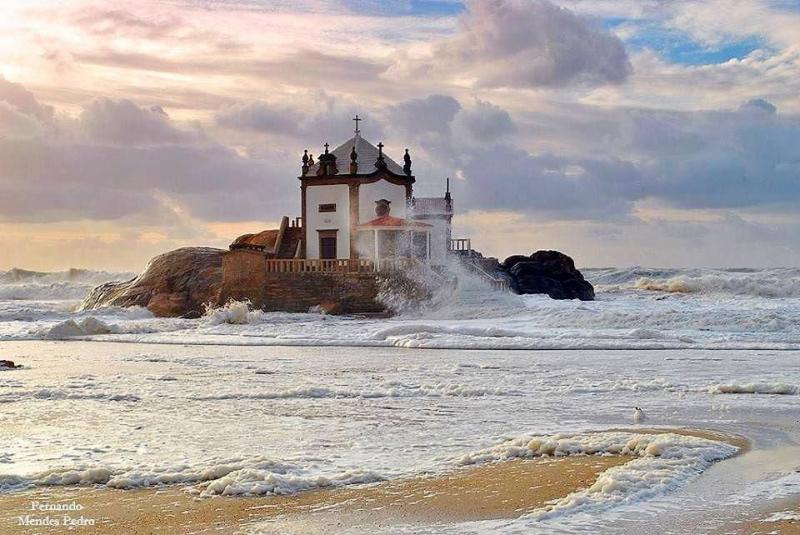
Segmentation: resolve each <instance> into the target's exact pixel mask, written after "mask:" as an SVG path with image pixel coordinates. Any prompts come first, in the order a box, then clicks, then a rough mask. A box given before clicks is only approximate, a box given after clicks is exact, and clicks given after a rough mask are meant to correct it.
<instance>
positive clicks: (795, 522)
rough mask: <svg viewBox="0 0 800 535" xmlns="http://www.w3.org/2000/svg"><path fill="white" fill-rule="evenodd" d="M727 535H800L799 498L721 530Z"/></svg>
mask: <svg viewBox="0 0 800 535" xmlns="http://www.w3.org/2000/svg"><path fill="white" fill-rule="evenodd" d="M722 531H723V533H725V534H727V535H800V497H795V498H793V499H791V500H788V501H786V502H784V503H782V504H780V505H779V506H776V507H772V508H770V509H768V510H766V511H762V512H761V513H760V514H759V515H758V516H757V517H756V518H753V519H749V520H746V521H744V522H737V523H736V524H735V525H730V526H727V527H726V528H725V529H723V530H722Z"/></svg>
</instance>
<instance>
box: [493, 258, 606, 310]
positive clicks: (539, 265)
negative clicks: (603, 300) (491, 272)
mask: <svg viewBox="0 0 800 535" xmlns="http://www.w3.org/2000/svg"><path fill="white" fill-rule="evenodd" d="M503 268H504V269H505V270H506V272H507V273H508V274H509V275H510V277H511V288H512V289H513V290H514V291H515V292H517V293H520V294H547V295H549V296H550V297H551V298H553V299H580V300H581V301H592V300H593V299H594V287H592V285H591V284H590V283H589V282H588V281H586V279H584V278H583V275H582V274H581V272H580V271H578V270H577V269H575V262H574V261H573V260H572V258H570V257H569V256H567V255H565V254H564V253H560V252H558V251H536V252H535V253H533V254H532V255H530V256H522V255H514V256H510V257H508V258H506V260H505V261H504V262H503Z"/></svg>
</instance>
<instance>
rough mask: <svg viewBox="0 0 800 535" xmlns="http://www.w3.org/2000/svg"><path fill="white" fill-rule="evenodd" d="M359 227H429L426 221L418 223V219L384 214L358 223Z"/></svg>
mask: <svg viewBox="0 0 800 535" xmlns="http://www.w3.org/2000/svg"><path fill="white" fill-rule="evenodd" d="M359 226H360V227H362V228H363V227H396V228H403V227H430V226H431V225H428V224H427V223H420V222H418V221H411V222H409V221H407V220H405V219H401V218H399V217H392V216H390V215H385V216H383V217H379V218H377V219H373V220H372V221H368V222H366V223H363V224H361V225H359Z"/></svg>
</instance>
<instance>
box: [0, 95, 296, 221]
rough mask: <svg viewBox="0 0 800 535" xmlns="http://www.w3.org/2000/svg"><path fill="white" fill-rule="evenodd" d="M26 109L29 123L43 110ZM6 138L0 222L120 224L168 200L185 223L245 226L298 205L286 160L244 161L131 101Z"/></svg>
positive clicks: (1, 149) (93, 107) (94, 106)
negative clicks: (98, 221)
mask: <svg viewBox="0 0 800 535" xmlns="http://www.w3.org/2000/svg"><path fill="white" fill-rule="evenodd" d="M1 109H2V108H0V110H1ZM25 109H27V110H29V111H30V113H29V114H28V115H25V117H27V118H28V119H29V120H30V121H34V120H38V119H37V118H36V117H35V115H34V114H35V113H38V112H39V110H41V109H44V108H43V107H42V106H41V105H40V104H39V103H38V102H36V99H35V98H34V100H33V102H32V103H31V102H28V105H27V107H26V108H25ZM23 115H24V114H23ZM0 117H2V114H0ZM9 134H10V135H7V136H4V137H0V218H1V219H3V220H6V221H37V222H42V221H69V220H79V219H118V218H122V217H128V216H134V215H141V214H146V213H155V212H157V211H158V210H160V207H161V205H162V204H163V203H164V202H165V199H170V200H171V202H174V203H175V205H176V206H180V207H182V208H183V209H185V210H187V213H188V214H190V215H191V216H192V217H197V218H205V219H213V220H252V219H261V218H274V217H276V215H279V214H280V213H281V210H285V209H287V205H290V203H291V201H292V200H294V199H295V198H296V191H295V189H296V188H294V187H293V186H294V183H292V181H291V180H288V179H287V177H291V176H293V175H294V171H295V170H294V169H293V168H291V169H290V168H287V166H286V164H285V162H286V159H285V157H283V156H275V157H274V158H270V157H264V158H261V159H251V158H244V157H242V156H240V155H238V154H237V153H236V152H234V151H233V150H231V149H229V148H227V147H225V146H223V145H221V144H219V143H218V142H215V141H213V140H210V139H208V138H206V137H204V136H202V135H199V134H198V133H196V132H187V131H183V130H182V129H180V128H178V127H177V126H176V125H175V124H173V123H172V122H171V121H170V119H169V117H168V115H167V114H166V113H165V112H164V110H162V109H160V108H144V107H140V106H138V105H136V104H135V103H133V102H130V101H124V100H123V101H114V100H108V99H99V100H95V101H93V102H92V103H90V104H89V105H88V106H87V107H86V108H85V109H84V110H83V112H82V113H81V115H80V117H79V120H78V121H64V122H63V123H62V124H61V125H60V127H59V128H58V129H56V130H50V131H48V132H47V133H46V134H42V133H41V132H33V133H31V132H30V131H27V130H26V131H17V132H9ZM273 155H274V154H273Z"/></svg>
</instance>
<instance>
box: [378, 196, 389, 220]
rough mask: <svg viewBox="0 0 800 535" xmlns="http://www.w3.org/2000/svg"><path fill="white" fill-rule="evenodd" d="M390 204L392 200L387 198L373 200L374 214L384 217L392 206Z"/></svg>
mask: <svg viewBox="0 0 800 535" xmlns="http://www.w3.org/2000/svg"><path fill="white" fill-rule="evenodd" d="M391 204H392V201H390V200H388V199H381V200H379V201H375V215H377V216H378V217H385V216H387V215H389V213H390V212H391V210H392V207H391V206H390V205H391Z"/></svg>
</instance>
